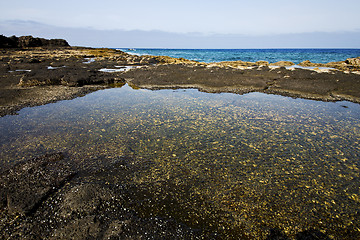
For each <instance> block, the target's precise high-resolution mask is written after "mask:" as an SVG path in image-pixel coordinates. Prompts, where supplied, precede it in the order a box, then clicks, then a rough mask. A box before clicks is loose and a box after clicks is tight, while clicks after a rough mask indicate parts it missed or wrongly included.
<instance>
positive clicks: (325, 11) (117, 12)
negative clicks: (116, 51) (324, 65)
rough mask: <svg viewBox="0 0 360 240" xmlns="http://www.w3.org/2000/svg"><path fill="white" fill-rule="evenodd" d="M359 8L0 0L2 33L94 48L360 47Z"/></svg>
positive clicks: (305, 0) (353, 1)
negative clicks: (277, 40) (285, 41)
mask: <svg viewBox="0 0 360 240" xmlns="http://www.w3.org/2000/svg"><path fill="white" fill-rule="evenodd" d="M359 10H360V1H358V0H347V1H343V2H340V1H334V0H327V1H325V0H312V1H309V0H302V1H288V0H286V1H285V0H277V1H276V0H275V1H265V0H253V1H250V0H249V1H241V0H237V1H235V0H222V1H214V0H206V1H203V0H198V1H196V0H192V1H190V0H182V1H169V0H152V1H149V0H147V1H144V0H137V1H113V0H103V1H98V0H97V1H94V0H87V1H82V0H77V1H74V0H73V1H68V0H63V1H56V2H55V1H48V0H47V1H43V0H38V1H28V0H26V1H25V0H15V1H1V2H0V33H1V34H5V35H13V34H15V35H29V34H31V35H35V34H36V35H38V36H40V37H49V38H53V37H61V38H66V39H68V40H69V42H70V43H71V44H73V45H74V44H75V45H89V46H95V47H97V46H99V45H101V44H103V45H109V44H115V45H119V46H118V47H128V46H129V47H130V45H131V47H178V48H181V47H187V48H189V47H192V46H193V47H199V46H198V44H199V43H196V44H195V43H194V42H197V41H200V42H201V41H204V42H205V41H206V42H207V43H206V44H205V43H204V45H206V46H208V47H209V46H210V47H212V48H233V47H236V42H237V41H238V42H239V45H242V46H244V45H246V46H248V47H250V48H256V47H259V48H264V47H282V46H284V47H312V46H313V47H319V43H321V41H323V39H325V40H326V39H327V37H329V36H331V38H333V40H330V39H328V40H330V42H329V43H324V46H323V47H356V48H360V41H359V40H358V36H359V32H360V21H359V20H358V16H359V15H358V11H359ZM79 32H81V33H82V34H83V40H81V36H80V35H79ZM94 34H95V35H97V37H95V36H92V35H94ZM111 34H113V38H114V39H113V41H110V40H109V39H103V42H101V35H103V36H105V35H106V37H107V38H108V37H111ZM136 34H137V35H136ZM301 35H302V36H303V38H301ZM91 36H92V37H91ZM174 36H176V37H174ZM294 36H296V37H295V39H297V40H296V42H293V43H287V44H285V43H284V42H283V41H280V42H279V43H278V45H279V44H283V45H282V46H278V45H277V43H276V41H275V40H274V39H281V38H283V39H284V40H286V39H289V40H288V41H294ZM89 37H90V39H89ZM309 37H310V39H309ZM178 38H181V39H182V43H183V45H181V44H180V42H178V41H176V39H178ZM312 38H313V39H312ZM91 39H93V40H91ZM219 39H221V40H222V41H220V40H219ZM261 39H263V40H264V41H269V40H271V39H273V40H272V42H271V43H270V42H269V43H268V44H266V43H263V42H261ZM336 39H337V40H336ZM167 40H168V41H167ZM311 40H313V44H312V42H311ZM335 40H336V41H335ZM82 41H83V42H82ZM170 41H172V42H173V44H172V43H171V42H170ZM192 42H193V43H194V44H192ZM230 42H231V44H230ZM82 43H83V44H82ZM135 43H136V44H135ZM160 43H162V44H163V45H161V44H160ZM291 44H292V45H291ZM125 45H126V46H125ZM234 45H235V46H234ZM320 45H321V44H320ZM108 47H115V46H108ZM116 47H117V46H116ZM238 48H242V47H241V46H239V47H238Z"/></svg>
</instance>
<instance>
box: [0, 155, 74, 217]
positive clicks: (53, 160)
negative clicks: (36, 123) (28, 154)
mask: <svg viewBox="0 0 360 240" xmlns="http://www.w3.org/2000/svg"><path fill="white" fill-rule="evenodd" d="M63 158H64V156H63V155H62V154H61V153H55V154H49V155H45V156H42V157H38V158H34V159H31V160H29V161H27V162H23V163H20V164H18V165H16V166H15V167H14V168H12V169H9V170H7V171H5V172H3V173H2V174H1V176H0V207H1V208H2V209H3V210H5V211H7V212H8V213H9V214H21V215H27V214H31V213H33V212H34V211H35V210H36V208H37V207H38V206H39V205H40V204H41V202H42V201H44V200H46V198H47V197H48V196H49V195H50V194H51V193H52V192H54V191H56V189H58V188H59V187H61V186H62V185H64V184H65V183H66V182H67V181H68V180H69V179H71V177H73V176H74V175H75V171H74V170H73V169H72V168H71V166H70V165H69V164H67V163H65V162H63V161H62V159H63Z"/></svg>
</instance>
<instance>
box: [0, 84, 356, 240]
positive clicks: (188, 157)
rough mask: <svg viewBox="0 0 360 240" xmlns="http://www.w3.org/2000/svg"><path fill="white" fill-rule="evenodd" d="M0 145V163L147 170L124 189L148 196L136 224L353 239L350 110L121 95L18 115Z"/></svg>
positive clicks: (165, 94) (261, 98) (234, 98)
mask: <svg viewBox="0 0 360 240" xmlns="http://www.w3.org/2000/svg"><path fill="white" fill-rule="evenodd" d="M0 135H1V140H0V158H1V159H2V163H3V164H8V163H10V164H12V163H13V161H14V160H20V159H22V158H28V157H31V156H34V155H38V154H42V153H47V152H53V151H65V152H67V153H69V154H70V155H71V156H73V159H75V160H78V161H80V159H85V162H86V161H91V160H89V159H95V157H96V156H99V155H101V156H104V157H105V158H109V159H111V158H115V157H117V156H119V155H128V156H132V157H134V158H136V159H137V160H138V161H137V162H139V164H141V162H142V161H144V162H145V161H146V162H149V161H150V162H151V163H152V164H151V165H149V168H148V169H146V170H145V171H143V172H141V173H139V174H137V176H136V178H134V179H133V181H136V182H137V183H138V184H140V185H141V184H148V185H147V186H149V189H147V191H148V195H149V196H151V197H150V198H152V201H147V202H146V201H143V202H142V206H141V209H140V208H139V209H138V210H139V211H142V212H143V214H145V215H148V214H158V215H163V216H171V217H174V218H177V219H179V220H181V221H183V222H185V223H187V224H189V225H191V226H201V227H205V228H206V227H207V228H214V229H224V231H226V230H229V231H232V232H234V233H236V231H240V229H247V230H246V231H247V234H249V236H252V237H256V238H262V237H264V236H263V235H262V231H263V230H264V229H265V228H267V229H269V228H271V229H279V230H281V231H283V232H284V233H286V234H288V235H290V236H291V235H293V234H296V233H297V232H299V231H303V230H306V229H313V228H314V229H317V230H319V231H322V232H323V233H326V234H327V235H328V236H330V237H331V236H335V237H336V236H342V234H349V233H351V234H359V209H360V195H359V187H360V181H359V180H360V179H359V173H360V171H359V167H360V166H359V159H360V144H359V139H360V106H359V105H358V104H354V103H350V102H336V103H329V102H318V101H311V100H303V99H292V98H287V97H281V96H275V95H266V94H262V93H250V94H246V95H242V96H240V95H235V94H228V93H222V94H208V93H201V92H198V91H197V90H159V91H150V90H133V89H131V88H130V87H128V86H127V85H126V86H124V87H122V88H114V89H108V90H102V91H98V92H95V93H92V94H89V95H87V96H85V97H81V98H77V99H74V100H70V101H61V102H57V103H54V104H48V105H45V106H39V107H34V108H25V109H23V110H21V111H20V112H19V115H17V116H5V117H3V118H0ZM86 159H88V160H86ZM164 189H166V191H165V190H164ZM159 193H161V197H160V196H159ZM134 197H135V196H134ZM138 197H139V196H138ZM140 198H141V197H140ZM166 199H167V200H166ZM169 199H171V201H170V200H169ZM170 202H171V204H173V205H172V207H169V206H166V207H164V205H166V204H170ZM174 202H176V204H175V203H174Z"/></svg>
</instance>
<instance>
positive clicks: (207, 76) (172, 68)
mask: <svg viewBox="0 0 360 240" xmlns="http://www.w3.org/2000/svg"><path fill="white" fill-rule="evenodd" d="M1 51H2V55H1V57H0V74H1V80H2V81H1V86H0V93H1V95H0V96H1V98H0V100H1V101H0V103H1V104H0V105H1V108H0V116H5V115H7V114H16V112H17V111H18V110H20V109H21V108H23V107H27V106H37V105H42V104H46V103H50V102H55V101H58V100H64V99H72V98H76V97H78V96H83V95H85V94H87V93H90V92H93V91H96V90H99V89H104V88H112V87H116V86H122V85H124V84H128V85H129V86H131V87H133V88H135V89H137V88H146V89H177V88H196V89H199V90H200V91H204V92H210V93H221V92H230V93H236V94H245V93H249V92H264V93H268V94H278V95H283V96H290V97H299V98H306V99H315V100H320V101H342V100H346V101H352V102H355V103H360V93H359V89H360V75H358V74H356V73H353V71H354V69H355V72H356V71H358V70H357V69H358V67H359V66H354V64H349V63H346V61H344V62H342V63H336V64H338V65H339V66H341V69H338V70H334V69H331V70H329V71H325V72H323V71H321V69H319V70H317V69H313V70H311V69H294V70H292V69H287V68H286V66H287V65H290V64H291V63H288V62H282V63H278V65H281V66H275V67H274V66H270V64H268V63H266V62H256V63H251V62H241V61H237V62H219V63H209V64H208V63H200V62H195V61H190V60H186V59H176V58H170V57H166V56H133V55H129V54H126V53H123V52H121V51H116V50H113V49H93V48H82V47H64V48H55V49H49V48H26V49H2V50H1ZM107 70H108V71H107ZM87 160H91V161H87ZM149 165H150V163H148V162H147V160H145V159H142V160H141V163H140V160H138V159H136V156H134V153H132V152H131V153H126V154H125V155H124V156H119V157H118V158H116V159H111V160H109V159H107V158H106V156H104V155H100V156H98V158H96V159H81V160H75V159H74V157H73V156H67V155H66V153H62V152H61V153H50V154H47V155H44V156H34V157H33V158H31V159H24V160H23V161H21V162H19V163H17V164H15V165H13V166H8V168H7V169H6V168H5V169H4V168H3V171H1V173H0V206H1V208H0V219H1V222H2V223H1V224H0V232H1V234H2V236H3V237H4V238H7V239H16V238H21V237H22V238H25V239H36V238H47V239H69V238H72V239H89V238H90V239H91V238H92V239H117V238H125V239H126V238H128V239H137V238H143V239H147V238H149V235H150V236H151V237H152V238H156V239H223V238H227V239H238V238H242V239H249V238H251V236H263V237H264V239H289V238H290V237H291V238H294V239H305V238H306V239H311V238H317V239H328V236H327V235H326V234H328V233H326V234H325V233H323V232H320V231H319V229H312V228H311V229H308V230H305V229H300V230H299V231H298V232H296V233H294V234H293V235H290V234H289V233H287V232H286V233H284V232H282V230H278V229H273V228H267V229H261V230H259V231H258V230H256V229H251V228H250V227H249V229H243V228H239V229H238V228H235V229H234V228H231V227H232V226H229V225H226V223H224V224H225V225H221V223H219V221H218V219H205V220H209V221H210V222H211V223H212V224H214V225H213V226H212V228H211V229H209V228H207V229H205V230H204V229H201V228H199V226H201V224H200V225H199V224H194V225H191V224H190V223H191V222H190V221H189V224H188V223H184V222H178V221H177V219H176V218H173V217H171V216H156V214H155V216H153V215H152V213H148V212H146V210H144V209H143V206H142V204H141V202H142V201H144V202H145V203H146V201H149V202H148V204H150V206H153V205H151V204H153V203H151V200H152V199H151V198H150V197H149V199H147V196H148V195H146V194H149V195H150V190H153V191H154V192H155V193H156V194H159V195H164V193H165V192H166V191H167V189H166V188H165V189H161V188H160V187H159V186H156V185H155V186H150V185H149V184H148V183H146V182H145V183H143V184H142V185H139V184H137V183H135V182H134V181H132V180H133V178H136V175H137V174H139V173H141V172H143V171H144V170H145V169H146V168H148V167H149ZM170 183H171V182H170ZM173 184H174V183H173ZM170 187H173V188H174V189H173V191H174V192H186V191H187V189H183V188H181V186H177V185H174V186H169V188H170ZM149 189H150V190H149ZM162 191H163V192H162ZM159 195H156V196H157V197H158V196H159ZM192 197H193V198H194V199H193V201H194V202H198V203H203V201H204V200H203V199H201V198H200V197H199V199H197V198H196V196H192ZM356 197H357V195H355V196H354V201H355V200H358V199H357V198H356ZM174 199H175V200H176V197H174ZM174 199H172V201H173V202H171V201H170V200H169V201H170V202H169V204H175V205H174V206H176V201H175V200H174ZM157 200H158V199H157ZM139 202H140V204H139ZM155 204H156V203H155ZM157 204H162V201H160V202H159V203H157ZM171 206H173V205H171ZM194 207H197V206H194ZM189 209H192V208H191V207H189ZM147 213H148V215H146V214H147ZM209 215H210V216H211V213H210V214H209ZM205 220H204V221H205ZM224 226H226V228H222V227H224ZM312 227H314V226H312ZM335 228H336V227H334V228H333V229H332V230H333V231H334V232H336V231H335V230H334V229H335ZM336 230H337V229H336ZM356 233H357V232H356V229H352V228H349V229H345V230H344V229H342V231H340V233H338V234H339V235H341V234H345V235H346V236H355V235H354V234H356ZM345 235H342V236H345Z"/></svg>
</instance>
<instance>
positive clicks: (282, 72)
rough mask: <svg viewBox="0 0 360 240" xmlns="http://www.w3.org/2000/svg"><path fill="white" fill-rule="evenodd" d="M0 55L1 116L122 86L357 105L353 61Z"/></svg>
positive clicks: (98, 53) (68, 50)
mask: <svg viewBox="0 0 360 240" xmlns="http://www.w3.org/2000/svg"><path fill="white" fill-rule="evenodd" d="M24 39H27V38H24ZM29 39H32V38H29ZM49 41H50V40H49ZM0 51H1V53H2V54H1V55H0V77H1V79H2V81H1V82H0V116H4V115H6V114H14V113H16V111H18V110H20V109H21V108H23V107H27V106H36V105H42V104H46V103H50V102H54V101H58V100H64V99H72V98H75V97H77V96H82V95H84V94H86V93H89V92H92V91H95V90H97V89H104V88H110V87H113V86H114V85H117V86H121V85H123V84H125V83H128V84H129V85H132V86H137V87H140V88H141V87H142V88H148V89H159V88H197V89H199V90H201V91H205V92H232V93H238V94H244V93H247V92H251V91H259V92H265V93H271V94H279V95H284V96H291V97H301V98H307V99H316V100H323V101H339V100H347V101H352V102H356V103H360V93H359V91H358V90H357V89H360V79H359V78H360V74H359V73H360V71H359V70H360V65H358V62H359V58H352V59H347V60H345V61H342V62H335V63H327V64H316V63H311V62H310V61H304V62H303V63H301V64H299V65H301V66H305V67H311V69H299V68H289V66H292V65H294V64H293V63H292V62H287V61H281V62H277V63H271V64H269V63H268V62H266V61H258V62H256V63H253V62H244V61H232V62H215V63H201V62H196V61H190V60H186V59H182V58H171V57H166V56H135V55H130V54H127V53H124V52H122V51H119V50H115V49H108V48H97V49H96V48H85V47H60V48H48V47H34V48H26V49H25V48H24V49H22V48H0ZM285 67H288V69H287V68H285ZM319 67H320V68H321V67H326V68H327V69H325V70H323V69H318V68H319ZM130 68H132V69H130ZM335 68H336V69H335ZM107 69H110V70H111V71H107ZM122 69H123V70H122ZM127 69H130V70H127ZM339 69H340V70H339ZM341 69H342V70H341Z"/></svg>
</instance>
